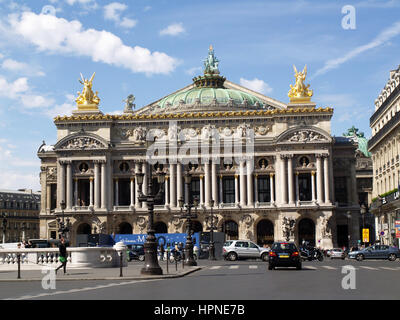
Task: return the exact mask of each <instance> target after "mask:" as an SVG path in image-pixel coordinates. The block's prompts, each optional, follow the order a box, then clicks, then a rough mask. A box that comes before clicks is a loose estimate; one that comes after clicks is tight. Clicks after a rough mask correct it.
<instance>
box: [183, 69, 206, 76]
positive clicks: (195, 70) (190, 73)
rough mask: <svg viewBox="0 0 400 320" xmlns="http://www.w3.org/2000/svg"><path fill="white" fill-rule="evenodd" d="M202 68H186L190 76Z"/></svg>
mask: <svg viewBox="0 0 400 320" xmlns="http://www.w3.org/2000/svg"><path fill="white" fill-rule="evenodd" d="M201 70H202V69H201V67H193V68H190V69H188V70H185V73H186V74H188V75H190V76H194V75H195V74H196V73H197V72H200V71H201Z"/></svg>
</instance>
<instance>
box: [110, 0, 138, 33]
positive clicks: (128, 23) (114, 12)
mask: <svg viewBox="0 0 400 320" xmlns="http://www.w3.org/2000/svg"><path fill="white" fill-rule="evenodd" d="M127 8H128V6H127V5H126V4H123V3H119V2H113V3H110V4H108V5H106V6H104V19H106V20H111V21H114V22H115V23H116V24H117V25H118V26H121V27H123V28H133V27H134V26H136V24H137V20H132V19H129V18H126V17H124V18H121V13H122V12H124V11H125V10H126V9H127Z"/></svg>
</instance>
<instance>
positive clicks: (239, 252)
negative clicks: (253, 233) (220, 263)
mask: <svg viewBox="0 0 400 320" xmlns="http://www.w3.org/2000/svg"><path fill="white" fill-rule="evenodd" d="M268 252H269V249H267V248H261V247H259V246H258V245H256V244H255V243H254V242H252V241H250V240H229V241H226V242H225V243H224V246H223V248H222V255H223V257H224V259H226V260H230V261H235V260H237V259H251V258H253V259H261V260H263V261H268Z"/></svg>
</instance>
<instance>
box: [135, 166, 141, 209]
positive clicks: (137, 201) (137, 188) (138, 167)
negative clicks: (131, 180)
mask: <svg viewBox="0 0 400 320" xmlns="http://www.w3.org/2000/svg"><path fill="white" fill-rule="evenodd" d="M140 170H141V169H140V162H135V173H140V172H141V171H140ZM141 207H142V206H141V204H140V201H139V184H138V182H137V179H135V208H136V209H139V208H141Z"/></svg>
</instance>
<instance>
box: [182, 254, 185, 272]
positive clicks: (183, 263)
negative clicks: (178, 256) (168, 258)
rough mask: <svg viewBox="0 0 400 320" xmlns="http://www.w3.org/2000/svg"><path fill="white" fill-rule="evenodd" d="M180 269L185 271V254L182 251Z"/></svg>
mask: <svg viewBox="0 0 400 320" xmlns="http://www.w3.org/2000/svg"><path fill="white" fill-rule="evenodd" d="M182 269H185V252H184V251H182Z"/></svg>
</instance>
